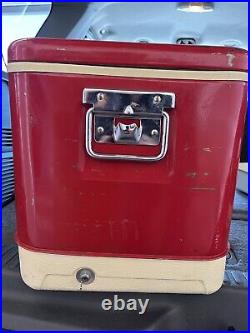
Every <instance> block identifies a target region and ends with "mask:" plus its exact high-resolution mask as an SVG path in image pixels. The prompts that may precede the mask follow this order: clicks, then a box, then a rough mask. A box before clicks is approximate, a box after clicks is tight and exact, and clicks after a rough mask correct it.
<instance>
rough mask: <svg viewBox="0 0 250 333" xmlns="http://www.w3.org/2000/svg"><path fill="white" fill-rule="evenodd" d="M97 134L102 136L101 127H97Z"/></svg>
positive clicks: (102, 130) (102, 129)
mask: <svg viewBox="0 0 250 333" xmlns="http://www.w3.org/2000/svg"><path fill="white" fill-rule="evenodd" d="M96 130H97V133H98V134H103V133H104V128H103V127H102V126H99V127H97V129H96Z"/></svg>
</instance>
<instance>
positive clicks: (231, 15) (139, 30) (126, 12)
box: [68, 2, 248, 49]
mask: <svg viewBox="0 0 250 333" xmlns="http://www.w3.org/2000/svg"><path fill="white" fill-rule="evenodd" d="M213 4H214V10H213V11H210V12H204V13H197V12H194V13H192V12H184V11H180V10H178V2H134V3H131V2H100V3H98V2H92V3H91V4H90V6H89V7H88V9H87V11H86V12H85V14H84V15H83V16H82V18H81V19H80V21H79V22H78V23H77V25H76V26H75V27H74V28H73V30H72V31H71V33H70V34H69V36H68V38H79V39H80V38H82V39H84V38H85V36H86V37H87V38H88V39H98V40H112V41H133V42H137V41H147V42H157V43H176V40H177V39H178V38H195V39H196V40H197V43H198V44H205V45H229V46H236V47H241V48H245V49H247V48H248V3H247V2H214V3H213Z"/></svg>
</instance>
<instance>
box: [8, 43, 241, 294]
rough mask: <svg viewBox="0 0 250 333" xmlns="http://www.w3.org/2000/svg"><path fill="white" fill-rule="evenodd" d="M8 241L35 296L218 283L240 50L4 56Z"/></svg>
mask: <svg viewBox="0 0 250 333" xmlns="http://www.w3.org/2000/svg"><path fill="white" fill-rule="evenodd" d="M8 71H9V79H10V94H11V109H12V124H13V136H14V137H13V141H14V162H15V177H16V209H17V234H16V237H17V243H18V246H19V256H20V266H21V274H22V277H23V280H24V282H25V283H26V284H27V285H29V286H30V287H32V288H35V289H52V290H83V291H90V290H105V291H142V292H178V293H201V294H209V293H212V292H214V291H216V290H217V289H218V288H219V287H220V286H221V284H222V281H223V275H224V266H225V258H226V254H227V251H228V232H229V226H230V219H231V211H232V203H233V197H234V191H235V181H236V173H237V167H238V162H239V155H240V146H241V138H242V134H243V125H244V117H245V113H246V97H247V83H246V81H247V52H246V51H244V50H240V49H236V48H228V47H208V46H189V45H160V44H136V43H113V42H95V41H77V40H57V39H27V40H20V41H16V42H14V43H13V44H12V45H11V46H10V49H9V64H8Z"/></svg>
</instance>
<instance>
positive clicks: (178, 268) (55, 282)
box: [19, 247, 226, 294]
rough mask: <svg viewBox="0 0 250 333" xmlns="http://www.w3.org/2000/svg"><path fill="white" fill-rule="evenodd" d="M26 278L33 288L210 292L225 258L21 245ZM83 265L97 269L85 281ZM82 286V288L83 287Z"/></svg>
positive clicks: (217, 285)
mask: <svg viewBox="0 0 250 333" xmlns="http://www.w3.org/2000/svg"><path fill="white" fill-rule="evenodd" d="M19 258H20V265H21V275H22V278H23V281H24V282H25V283H26V284H27V285H28V286H30V287H31V288H33V289H44V290H76V291H127V292H154V293H184V294H211V293H213V292H215V291H217V290H218V289H219V288H220V287H221V285H222V282H223V278H224V269H225V261H226V258H225V257H222V258H219V259H216V260H185V261H184V260H163V259H138V258H136V259H135V258H117V257H91V256H72V255H71V256H70V255H60V254H48V253H42V252H33V251H28V250H26V249H24V248H22V247H19ZM81 268H89V269H91V270H92V271H94V273H95V280H94V281H93V282H92V283H91V284H88V285H82V286H81V284H80V282H78V281H77V279H76V273H77V272H78V270H79V269H81ZM81 287H82V289H81Z"/></svg>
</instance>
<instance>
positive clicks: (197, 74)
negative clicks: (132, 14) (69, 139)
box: [7, 62, 248, 81]
mask: <svg viewBox="0 0 250 333" xmlns="http://www.w3.org/2000/svg"><path fill="white" fill-rule="evenodd" d="M7 68H8V72H9V73H18V72H39V73H65V74H86V75H102V76H119V77H131V78H133V77H134V78H155V79H181V80H212V81H216V80H220V81H222V80H226V81H247V80H248V74H247V73H245V72H236V71H191V70H190V71H189V70H166V69H149V68H125V67H104V66H88V65H75V64H74V65H73V64H59V63H39V62H13V63H9V64H8V66H7Z"/></svg>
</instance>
